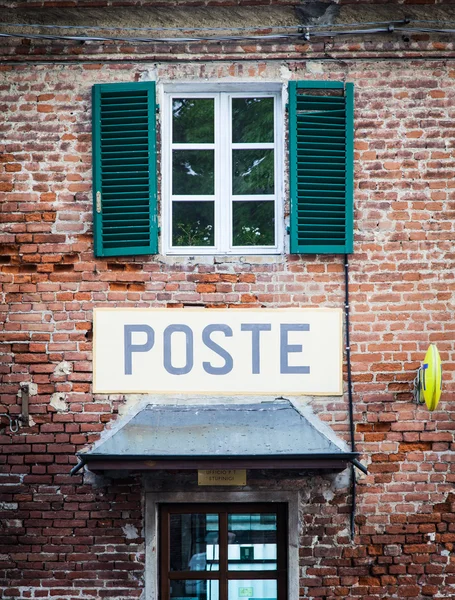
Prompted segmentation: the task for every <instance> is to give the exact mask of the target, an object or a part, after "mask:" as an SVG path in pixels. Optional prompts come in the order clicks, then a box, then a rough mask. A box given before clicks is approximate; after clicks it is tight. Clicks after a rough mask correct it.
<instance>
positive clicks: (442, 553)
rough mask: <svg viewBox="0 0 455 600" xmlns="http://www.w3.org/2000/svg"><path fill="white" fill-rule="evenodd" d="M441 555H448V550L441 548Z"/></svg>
mask: <svg viewBox="0 0 455 600" xmlns="http://www.w3.org/2000/svg"><path fill="white" fill-rule="evenodd" d="M441 556H450V550H442V551H441Z"/></svg>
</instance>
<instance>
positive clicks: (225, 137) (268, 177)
mask: <svg viewBox="0 0 455 600" xmlns="http://www.w3.org/2000/svg"><path fill="white" fill-rule="evenodd" d="M193 89H194V88H193ZM281 120H282V117H281V102H280V94H279V93H278V92H277V91H272V92H260V93H259V92H245V91H243V92H242V91H240V90H239V91H232V90H229V91H219V92H213V91H211V92H204V91H201V92H198V93H195V92H183V93H182V92H181V91H178V92H172V93H166V94H165V117H164V123H163V130H162V131H163V136H162V139H163V211H162V217H163V218H162V232H163V243H164V247H163V249H164V251H165V252H166V253H168V254H194V253H198V254H215V253H223V254H273V253H278V252H280V251H281V248H282V238H283V231H282V227H283V224H282V220H283V217H282V212H283V211H282V205H281V202H280V199H281V189H282V175H281V173H282V151H281V144H282V141H281V140H282V127H281Z"/></svg>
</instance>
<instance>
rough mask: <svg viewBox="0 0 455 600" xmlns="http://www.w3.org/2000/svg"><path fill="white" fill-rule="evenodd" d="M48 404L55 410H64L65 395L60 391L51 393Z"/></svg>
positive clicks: (65, 405) (66, 408)
mask: <svg viewBox="0 0 455 600" xmlns="http://www.w3.org/2000/svg"><path fill="white" fill-rule="evenodd" d="M50 405H51V406H53V407H54V408H55V410H56V411H57V412H66V411H67V410H68V404H67V402H66V395H65V394H63V393H61V392H56V393H55V394H52V396H51V401H50Z"/></svg>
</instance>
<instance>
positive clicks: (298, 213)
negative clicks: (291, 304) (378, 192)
mask: <svg viewBox="0 0 455 600" xmlns="http://www.w3.org/2000/svg"><path fill="white" fill-rule="evenodd" d="M316 88H317V82H310V83H309V85H308V87H307V85H306V83H305V82H291V83H290V84H289V139H290V179H291V252H294V253H301V252H305V253H324V252H326V253H349V252H352V173H353V165H352V160H353V104H352V98H353V86H352V84H345V85H344V86H343V84H338V83H335V85H334V86H333V87H331V86H329V87H327V86H326V82H321V90H323V92H322V93H323V94H324V95H321V96H319V95H317V93H315V91H314V90H315V89H316ZM340 92H341V93H342V95H340Z"/></svg>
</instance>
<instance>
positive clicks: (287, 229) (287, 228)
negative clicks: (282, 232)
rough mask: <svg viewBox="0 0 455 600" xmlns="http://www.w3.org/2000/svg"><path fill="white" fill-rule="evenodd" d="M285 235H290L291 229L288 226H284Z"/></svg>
mask: <svg viewBox="0 0 455 600" xmlns="http://www.w3.org/2000/svg"><path fill="white" fill-rule="evenodd" d="M286 233H287V234H288V235H289V234H290V233H291V228H290V226H289V225H287V226H286Z"/></svg>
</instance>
